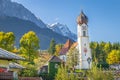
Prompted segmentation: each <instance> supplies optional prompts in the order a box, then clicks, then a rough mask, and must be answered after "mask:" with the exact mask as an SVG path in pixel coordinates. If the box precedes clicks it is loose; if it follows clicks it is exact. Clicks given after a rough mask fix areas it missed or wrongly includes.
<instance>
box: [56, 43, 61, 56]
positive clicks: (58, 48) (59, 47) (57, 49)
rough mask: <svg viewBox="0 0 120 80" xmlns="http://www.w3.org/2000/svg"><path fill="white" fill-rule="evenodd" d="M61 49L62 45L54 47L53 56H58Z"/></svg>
mask: <svg viewBox="0 0 120 80" xmlns="http://www.w3.org/2000/svg"><path fill="white" fill-rule="evenodd" d="M61 49H62V44H57V45H56V46H55V55H56V56H59V53H60V50H61Z"/></svg>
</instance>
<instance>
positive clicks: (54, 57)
mask: <svg viewBox="0 0 120 80" xmlns="http://www.w3.org/2000/svg"><path fill="white" fill-rule="evenodd" d="M49 62H63V60H61V59H60V58H59V57H57V56H52V57H51V59H50V60H49Z"/></svg>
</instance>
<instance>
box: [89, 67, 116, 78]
mask: <svg viewBox="0 0 120 80" xmlns="http://www.w3.org/2000/svg"><path fill="white" fill-rule="evenodd" d="M87 77H88V80H114V78H113V74H112V73H111V72H110V71H109V72H106V71H102V70H101V69H100V68H97V67H96V66H93V67H92V69H91V70H89V71H88V73H87Z"/></svg>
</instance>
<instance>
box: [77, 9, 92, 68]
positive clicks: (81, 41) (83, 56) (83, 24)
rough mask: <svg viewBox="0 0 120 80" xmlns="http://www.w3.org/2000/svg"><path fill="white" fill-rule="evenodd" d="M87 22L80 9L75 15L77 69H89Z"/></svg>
mask: <svg viewBox="0 0 120 80" xmlns="http://www.w3.org/2000/svg"><path fill="white" fill-rule="evenodd" d="M87 23H88V18H87V16H86V15H85V14H84V13H83V11H81V13H80V15H79V16H78V17H77V34H78V40H77V41H78V50H79V64H78V68H79V69H90V68H91V63H92V57H91V49H90V46H89V35H88V25H87Z"/></svg>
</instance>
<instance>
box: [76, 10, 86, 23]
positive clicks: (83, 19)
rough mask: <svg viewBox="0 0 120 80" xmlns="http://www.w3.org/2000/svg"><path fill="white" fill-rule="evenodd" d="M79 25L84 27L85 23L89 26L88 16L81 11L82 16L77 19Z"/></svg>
mask: <svg viewBox="0 0 120 80" xmlns="http://www.w3.org/2000/svg"><path fill="white" fill-rule="evenodd" d="M77 23H78V24H79V25H82V24H83V23H85V24H87V23H88V18H87V16H86V15H85V14H84V13H83V11H81V13H80V15H79V16H78V17H77Z"/></svg>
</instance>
